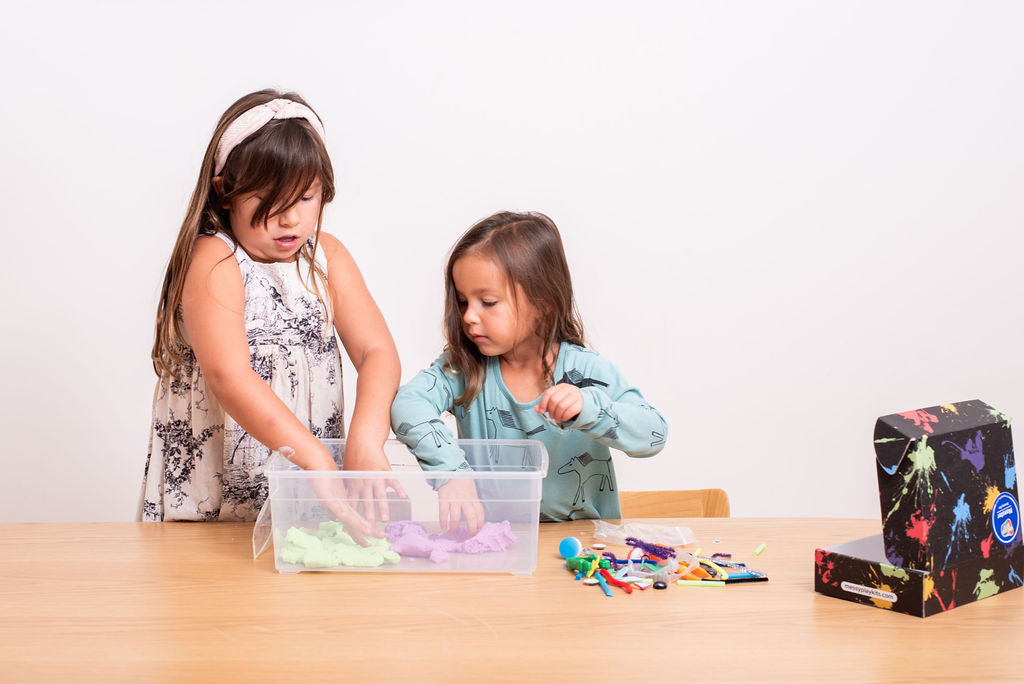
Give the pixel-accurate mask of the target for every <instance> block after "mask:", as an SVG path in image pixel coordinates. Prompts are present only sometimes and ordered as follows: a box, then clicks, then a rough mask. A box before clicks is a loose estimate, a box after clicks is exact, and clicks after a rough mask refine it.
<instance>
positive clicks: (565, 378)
mask: <svg viewBox="0 0 1024 684" xmlns="http://www.w3.org/2000/svg"><path fill="white" fill-rule="evenodd" d="M446 363H447V356H446V355H444V354H442V355H441V356H440V357H438V359H437V360H435V361H434V363H433V364H431V366H430V367H429V368H427V369H425V370H422V371H420V372H419V373H418V374H417V375H416V376H415V377H414V378H413V379H412V380H410V381H409V382H408V383H407V384H405V385H403V386H402V387H401V388H400V389H399V390H398V394H397V396H396V397H395V400H394V403H393V404H392V406H391V426H392V429H393V430H394V432H395V435H396V436H397V437H398V439H400V440H401V441H402V442H404V443H405V444H406V445H408V447H409V448H410V449H411V450H412V451H413V453H415V454H416V457H417V459H419V462H420V465H421V466H422V467H423V468H424V469H425V470H439V471H444V470H460V469H468V468H469V464H468V463H466V460H465V458H464V455H463V452H462V450H461V449H460V448H459V447H458V445H457V444H456V443H455V438H454V436H453V435H452V433H451V431H450V430H449V429H448V427H447V426H446V425H445V424H444V422H443V421H442V420H441V415H442V414H443V413H445V412H450V413H452V414H453V415H454V416H455V420H456V424H457V426H458V433H459V437H460V438H463V439H536V440H539V441H541V442H543V444H544V446H545V447H546V448H547V451H548V459H549V464H550V465H549V468H548V474H547V477H545V478H544V483H543V494H542V498H541V504H540V519H541V520H542V521H553V520H574V519H578V518H618V517H619V495H618V492H617V489H618V485H617V483H616V480H615V468H614V466H613V464H612V458H611V452H610V451H609V448H613V449H618V450H620V451H623V452H625V453H626V454H627V455H629V456H634V457H647V456H653V455H655V454H656V453H658V452H659V451H661V449H662V447H663V446H664V444H665V437H666V434H667V425H666V423H665V419H664V418H663V417H662V415H661V413H659V412H658V411H657V410H656V409H655V408H654V407H652V406H651V405H650V404H648V403H647V402H646V400H645V399H644V397H643V395H642V394H641V393H640V391H639V390H638V389H637V388H635V387H632V386H631V385H630V384H629V383H627V382H626V380H625V379H624V378H623V377H622V375H621V374H620V373H619V371H618V370H617V369H616V368H615V366H613V365H612V364H611V363H610V362H608V361H607V360H606V359H604V358H602V357H601V356H600V355H599V354H598V353H597V352H594V351H592V350H589V349H584V348H582V347H578V346H576V345H574V344H569V343H567V342H563V343H562V344H561V346H560V347H559V351H558V359H557V360H556V362H555V368H554V379H555V383H556V384H557V383H563V382H564V383H570V384H572V385H575V386H576V387H578V388H579V389H580V393H581V394H582V396H583V408H582V409H581V410H580V413H579V415H578V416H577V417H576V418H575V419H574V420H573V421H571V422H568V423H562V424H560V425H553V424H552V423H551V422H549V421H548V420H547V419H546V418H545V417H544V416H542V415H541V414H539V413H537V412H536V411H535V410H534V407H535V406H536V405H537V402H538V401H539V400H540V397H539V396H538V397H537V398H535V399H534V400H533V401H530V402H525V403H524V402H520V401H516V399H515V397H513V396H512V393H511V392H510V391H509V390H508V388H507V387H506V386H505V383H504V381H503V380H502V377H501V368H500V366H499V363H498V358H497V357H487V358H486V364H487V368H486V374H485V375H484V382H483V387H482V388H481V391H480V394H478V395H477V396H476V398H475V399H474V400H473V403H472V404H471V405H470V406H469V408H468V409H467V408H466V407H465V406H458V407H456V406H455V405H454V404H455V400H456V398H457V397H460V396H462V394H463V393H464V392H465V380H464V378H463V377H462V376H461V375H458V374H455V373H451V372H446V371H445V370H444V366H445V364H446Z"/></svg>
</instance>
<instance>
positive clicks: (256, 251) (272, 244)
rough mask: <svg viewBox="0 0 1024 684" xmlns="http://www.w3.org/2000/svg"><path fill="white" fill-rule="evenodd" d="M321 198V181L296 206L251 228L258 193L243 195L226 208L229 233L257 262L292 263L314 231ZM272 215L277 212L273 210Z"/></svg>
mask: <svg viewBox="0 0 1024 684" xmlns="http://www.w3.org/2000/svg"><path fill="white" fill-rule="evenodd" d="M321 198H322V195H321V192H320V181H319V180H316V181H313V184H312V185H311V186H309V188H307V189H306V192H305V193H303V195H302V198H301V199H299V201H298V202H296V203H295V204H293V205H292V206H290V207H288V208H286V209H281V210H280V212H279V213H276V214H272V215H271V216H270V218H268V219H267V222H266V223H264V224H263V225H257V226H254V225H253V224H252V217H253V214H254V213H256V209H257V208H258V207H259V205H260V193H259V192H251V193H249V194H247V195H242V196H241V197H238V198H236V199H235V200H234V201H232V202H231V204H230V205H229V206H227V209H228V211H229V213H230V215H231V233H232V234H233V235H234V236H235V239H236V240H238V244H240V245H241V246H242V249H244V250H245V252H246V253H247V254H248V255H249V256H250V257H252V258H253V259H255V260H256V261H261V262H263V263H273V262H279V261H293V260H294V259H295V255H296V254H298V252H299V250H300V249H302V246H303V245H304V244H306V240H308V239H309V237H310V236H311V235H312V234H313V232H314V231H315V230H316V224H317V221H318V220H319V218H320V204H321ZM274 211H278V208H277V207H275V208H274Z"/></svg>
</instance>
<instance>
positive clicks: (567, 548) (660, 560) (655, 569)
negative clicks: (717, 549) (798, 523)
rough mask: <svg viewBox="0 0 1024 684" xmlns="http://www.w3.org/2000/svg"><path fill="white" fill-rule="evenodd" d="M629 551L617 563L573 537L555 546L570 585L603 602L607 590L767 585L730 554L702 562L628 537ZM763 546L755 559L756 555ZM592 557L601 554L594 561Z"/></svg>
mask: <svg viewBox="0 0 1024 684" xmlns="http://www.w3.org/2000/svg"><path fill="white" fill-rule="evenodd" d="M625 544H626V546H629V547H630V550H629V553H628V554H627V556H626V558H617V557H616V556H615V554H614V553H612V552H610V551H604V549H605V548H606V547H605V545H604V544H601V543H595V544H593V545H592V547H591V548H589V549H584V548H583V545H582V543H581V542H580V541H579V539H577V538H576V537H566V538H565V539H563V540H562V541H561V543H560V544H559V546H558V551H559V553H560V554H561V555H562V557H563V558H564V559H565V564H566V567H567V568H568V569H569V570H570V571H572V572H574V573H575V579H576V580H577V581H582V582H583V583H584V584H594V585H598V586H600V587H601V590H602V591H604V593H605V595H606V596H613V593H612V590H611V587H616V588H619V589H622V591H624V592H625V593H627V594H631V593H633V590H634V589H640V590H643V589H648V588H651V587H653V588H654V589H666V588H667V587H668V585H669V584H670V583H673V582H674V583H675V584H677V585H679V586H694V587H724V586H725V585H726V584H729V583H733V582H766V581H767V580H768V575H766V574H765V573H763V572H761V571H759V570H754V569H752V568H749V567H747V565H746V563H740V562H737V561H733V560H732V556H731V554H727V553H715V554H712V555H711V556H702V555H701V554H700V549H697V551H696V552H695V553H689V552H686V551H677V550H676V549H674V548H672V547H671V546H667V545H664V544H653V543H649V542H645V541H643V540H642V539H637V538H636V537H627V538H626V540H625ZM763 550H764V544H762V545H760V546H759V547H758V548H757V549H756V550H755V552H754V555H760V553H761V552H762V551H763ZM597 552H601V555H600V556H598V555H597Z"/></svg>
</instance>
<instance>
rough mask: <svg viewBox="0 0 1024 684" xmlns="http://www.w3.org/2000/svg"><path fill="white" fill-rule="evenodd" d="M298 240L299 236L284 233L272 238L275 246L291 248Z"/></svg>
mask: <svg viewBox="0 0 1024 684" xmlns="http://www.w3.org/2000/svg"><path fill="white" fill-rule="evenodd" d="M298 241H299V238H298V237H296V236H295V235H285V236H284V237H279V238H274V242H275V243H276V244H277V246H278V247H283V248H285V249H291V248H292V247H294V246H295V245H296V243H298Z"/></svg>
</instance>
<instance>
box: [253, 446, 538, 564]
mask: <svg viewBox="0 0 1024 684" xmlns="http://www.w3.org/2000/svg"><path fill="white" fill-rule="evenodd" d="M457 443H458V445H459V446H460V447H461V448H462V449H463V450H464V451H465V452H466V460H467V461H468V462H469V464H470V466H472V468H473V470H471V471H464V472H463V471H459V472H449V471H425V470H422V469H421V468H420V465H419V463H418V462H417V461H416V457H415V455H414V454H413V453H412V452H410V451H409V449H408V448H407V447H406V446H405V445H404V444H402V443H401V442H399V441H398V440H388V442H386V443H385V445H384V451H385V453H386V455H387V457H388V461H389V463H390V464H391V468H392V470H391V471H390V472H388V471H373V472H370V471H345V470H338V471H307V470H303V469H301V468H299V467H298V466H296V465H295V464H294V463H292V462H291V461H289V460H287V459H286V458H284V457H283V456H281V455H280V454H274V455H273V457H272V458H271V460H270V461H269V463H268V464H267V469H266V475H267V479H268V481H269V484H270V497H269V501H270V513H271V521H272V533H273V541H274V563H275V565H276V567H277V569H278V571H279V572H287V573H292V572H301V571H328V572H472V573H478V572H508V573H513V574H516V575H529V574H532V573H533V571H534V570H535V569H536V567H537V534H538V525H539V523H538V520H539V517H540V499H541V489H542V482H543V480H544V476H545V475H546V474H547V469H548V454H547V450H546V449H545V448H544V445H543V444H541V443H540V442H537V441H533V440H485V439H473V440H458V442H457ZM324 444H325V445H326V446H327V449H328V450H329V451H330V452H331V453H332V454H333V456H334V460H335V463H337V464H338V467H339V468H341V467H342V465H343V460H344V455H345V440H343V439H336V440H324ZM453 478H468V479H471V480H473V482H474V484H475V485H476V490H477V496H478V498H479V501H480V503H481V505H482V507H483V510H484V516H485V528H484V529H485V530H486V533H483V534H482V535H481V534H478V535H476V536H474V537H472V538H468V531H467V530H465V528H464V527H463V529H462V530H460V531H458V532H455V533H451V532H449V533H446V534H442V532H441V528H440V524H439V520H438V519H439V514H438V496H437V492H436V490H435V487H438V486H440V485H441V484H443V483H444V482H446V481H447V480H449V479H453ZM387 479H394V480H397V481H398V482H399V483H400V484H401V486H402V488H403V489H404V490H405V493H406V495H407V497H408V498H407V499H399V498H397V497H396V495H395V494H394V492H393V491H392V490H390V489H388V490H387V491H388V499H387V502H388V512H389V517H390V521H389V523H381V522H378V523H377V528H378V529H379V530H381V531H383V532H388V533H390V534H388V537H391V538H393V537H394V535H395V534H397V533H401V532H404V534H402V536H401V538H400V539H395V540H394V541H389V542H388V544H386V545H385V544H383V543H382V542H381V541H372V542H371V546H370V547H363V546H360V545H359V544H356V543H354V542H353V541H352V540H351V538H349V537H347V536H346V535H345V533H344V529H343V527H342V526H341V525H340V524H339V523H336V522H334V521H333V520H332V518H331V517H330V516H329V515H328V513H327V510H326V508H325V507H324V499H323V497H324V496H325V494H324V491H325V490H326V489H333V493H332V494H331V495H330V496H329V498H333V499H336V500H343V501H345V502H347V503H348V504H349V505H351V506H353V507H355V508H356V509H357V510H360V511H361V510H362V505H363V500H360V499H357V498H351V495H350V494H348V493H347V491H345V490H346V489H347V487H338V486H337V485H338V484H339V483H341V484H343V485H348V484H352V483H354V481H356V480H387ZM317 480H319V482H317ZM314 485H316V491H314ZM372 503H373V505H374V506H377V504H378V503H379V502H378V501H377V500H373V501H372Z"/></svg>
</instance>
